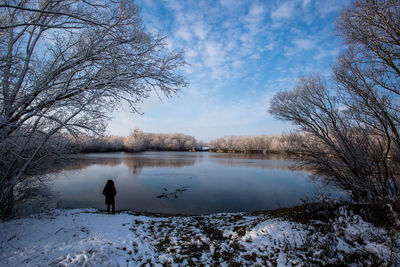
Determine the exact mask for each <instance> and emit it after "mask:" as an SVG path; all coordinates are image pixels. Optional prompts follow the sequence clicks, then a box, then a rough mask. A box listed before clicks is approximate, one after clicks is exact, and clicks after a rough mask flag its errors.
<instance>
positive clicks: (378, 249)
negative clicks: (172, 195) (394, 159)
mask: <svg viewBox="0 0 400 267" xmlns="http://www.w3.org/2000/svg"><path fill="white" fill-rule="evenodd" d="M317 224H318V222H316V225H317ZM332 227H333V229H334V230H333V232H332V233H328V234H323V233H321V232H320V231H318V230H316V227H315V226H312V225H303V224H301V223H297V222H292V221H288V220H284V219H281V218H272V217H271V216H267V215H254V216H250V215H246V214H242V213H236V214H227V213H222V214H213V215H207V216H170V217H157V216H155V215H154V216H143V215H140V214H135V213H132V212H125V213H123V212H121V213H118V214H117V215H108V214H105V213H102V212H99V211H97V210H94V209H81V210H77V209H76V210H62V209H54V210H50V211H48V212H47V213H46V214H43V213H42V214H36V215H32V216H30V217H25V218H19V219H14V220H11V221H6V222H1V223H0V247H1V250H0V266H37V265H39V266H42V265H57V266H82V265H85V266H99V265H109V266H136V265H142V264H143V265H149V266H150V265H151V266H153V265H154V266H164V265H172V266H183V265H200V264H204V265H221V266H232V265H234V264H239V265H266V266H270V265H271V266H272V265H278V266H288V265H300V266H301V265H303V263H305V261H307V260H310V259H312V260H318V261H319V262H320V263H323V264H329V263H334V262H340V261H341V260H342V259H344V258H345V257H346V254H348V253H354V252H357V251H362V252H363V253H365V252H368V253H370V254H371V255H372V254H373V255H375V256H376V257H378V258H379V260H381V261H382V262H386V263H387V262H390V260H392V258H393V253H392V254H391V252H393V249H392V251H391V243H390V242H389V239H390V238H389V237H390V233H387V232H386V231H385V230H384V229H380V228H376V227H374V226H372V225H371V224H369V223H367V222H365V221H363V220H362V219H361V218H360V217H358V216H356V215H351V214H350V215H349V214H347V213H345V212H344V213H343V215H342V216H340V217H339V218H338V219H337V220H335V221H334V222H333V223H332ZM332 235H334V236H333V239H332ZM329 238H331V239H329ZM310 240H311V241H312V242H314V243H312V244H313V245H312V247H311V248H310V249H309V251H307V249H305V247H306V246H307V245H309V243H307V242H310ZM330 240H334V241H335V242H333V243H332V247H331V248H330V249H329V251H330V250H332V251H334V253H333V254H332V255H329V253H328V254H327V252H326V249H325V250H323V249H322V244H328V243H327V242H329V241H330ZM360 240H363V241H362V242H361V241H360ZM394 252H395V256H398V255H399V252H398V251H397V250H395V251H394ZM370 254H368V255H370ZM363 255H364V254H363ZM391 255H392V257H391ZM307 257H308V258H307ZM310 257H311V258H310Z"/></svg>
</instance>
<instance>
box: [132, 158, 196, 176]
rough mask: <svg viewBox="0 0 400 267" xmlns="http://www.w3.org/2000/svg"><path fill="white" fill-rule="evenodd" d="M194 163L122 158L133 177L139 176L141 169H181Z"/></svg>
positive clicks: (182, 160) (193, 161)
mask: <svg viewBox="0 0 400 267" xmlns="http://www.w3.org/2000/svg"><path fill="white" fill-rule="evenodd" d="M194 163H195V159H186V158H185V159H184V158H145V157H127V158H124V164H125V165H126V166H128V168H129V170H130V171H131V172H132V174H133V175H139V174H140V173H141V171H142V169H143V168H145V167H153V168H162V167H172V168H182V167H186V166H192V165H194Z"/></svg>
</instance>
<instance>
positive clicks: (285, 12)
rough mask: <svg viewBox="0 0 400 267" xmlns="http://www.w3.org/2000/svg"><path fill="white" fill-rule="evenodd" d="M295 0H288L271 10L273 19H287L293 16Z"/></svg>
mask: <svg viewBox="0 0 400 267" xmlns="http://www.w3.org/2000/svg"><path fill="white" fill-rule="evenodd" d="M294 7H295V2H286V3H283V4H282V5H280V6H279V7H278V8H277V9H275V10H274V11H272V12H271V17H272V18H273V19H287V18H290V17H292V16H293V13H294Z"/></svg>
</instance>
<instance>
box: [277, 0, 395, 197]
mask: <svg viewBox="0 0 400 267" xmlns="http://www.w3.org/2000/svg"><path fill="white" fill-rule="evenodd" d="M337 25H338V26H337V27H338V32H339V34H340V35H341V36H342V37H344V39H345V41H346V42H347V44H348V48H347V50H346V51H345V52H344V53H343V54H342V55H341V56H340V57H339V59H338V62H337V64H336V65H335V66H334V68H333V73H334V75H333V80H328V81H327V80H325V79H323V78H321V77H319V76H318V75H314V76H309V77H301V78H299V81H298V84H297V86H296V88H295V89H294V90H291V91H282V92H280V93H278V94H276V95H275V96H274V98H273V99H272V101H271V107H270V112H271V113H272V114H273V115H275V116H276V117H277V118H279V119H282V120H287V121H291V122H292V123H294V124H295V125H297V126H298V128H299V130H301V131H302V133H301V134H293V135H291V136H289V137H288V138H287V143H288V147H289V148H291V150H292V151H293V152H297V153H299V152H300V153H301V154H302V155H304V157H302V158H300V161H301V162H302V163H303V164H305V165H307V166H309V167H312V169H313V170H315V172H316V173H318V174H319V175H321V176H322V177H324V179H325V181H328V182H332V183H334V184H336V185H338V186H340V187H341V188H343V189H345V190H347V191H348V192H349V193H350V195H351V197H352V198H353V199H354V200H356V201H366V202H370V201H385V202H386V201H392V202H393V203H395V202H396V201H398V200H399V196H400V172H399V170H400V138H399V136H400V135H399V130H400V115H399V114H400V113H399V111H400V104H399V97H400V2H399V1H396V0H388V1H383V0H357V1H355V3H354V4H353V5H352V7H350V8H348V9H345V10H344V11H343V12H342V14H341V16H340V17H339V19H338V21H337Z"/></svg>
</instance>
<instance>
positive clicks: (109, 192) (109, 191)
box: [103, 180, 117, 214]
mask: <svg viewBox="0 0 400 267" xmlns="http://www.w3.org/2000/svg"><path fill="white" fill-rule="evenodd" d="M116 194H117V190H116V189H115V186H114V181H113V180H108V181H107V184H106V186H105V187H104V189H103V195H105V196H106V205H107V213H108V214H110V205H112V214H115V195H116Z"/></svg>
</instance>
